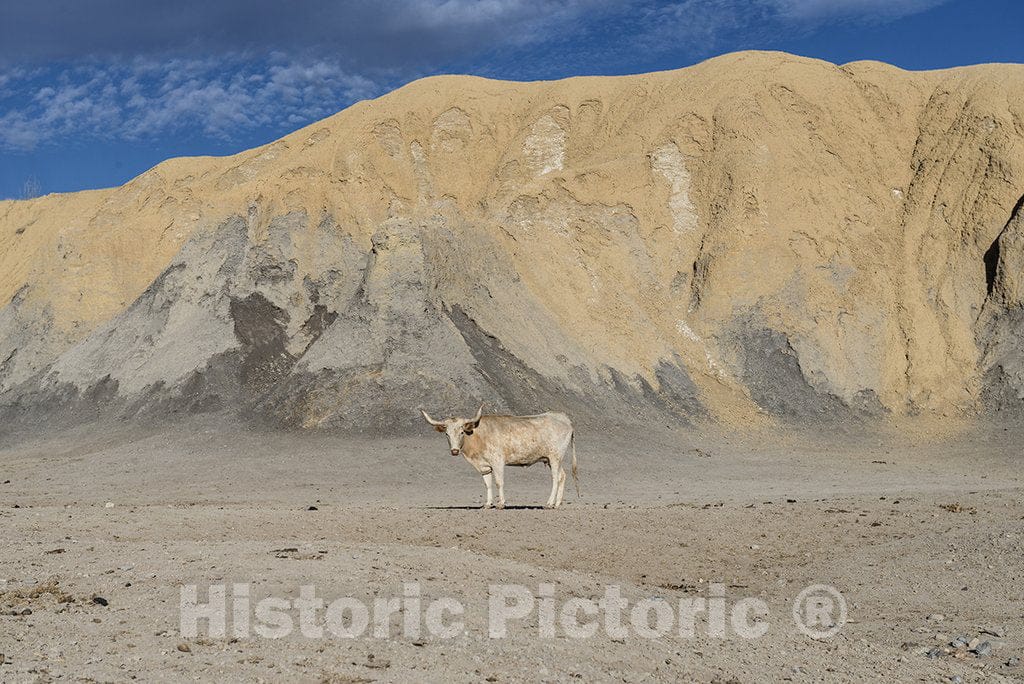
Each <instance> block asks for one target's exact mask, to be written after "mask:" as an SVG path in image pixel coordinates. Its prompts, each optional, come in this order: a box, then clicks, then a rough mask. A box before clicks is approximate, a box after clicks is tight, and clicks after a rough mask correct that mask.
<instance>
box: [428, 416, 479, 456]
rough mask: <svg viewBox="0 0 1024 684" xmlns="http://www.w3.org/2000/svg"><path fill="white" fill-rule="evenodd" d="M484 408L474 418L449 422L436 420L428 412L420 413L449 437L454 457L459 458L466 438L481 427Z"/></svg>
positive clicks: (449, 444) (454, 419)
mask: <svg viewBox="0 0 1024 684" xmlns="http://www.w3.org/2000/svg"><path fill="white" fill-rule="evenodd" d="M483 412H484V407H483V404H481V405H480V408H479V409H478V410H477V412H476V416H474V417H473V418H449V419H448V420H434V419H433V418H431V417H430V416H429V415H427V412H426V411H424V410H423V409H420V413H422V414H423V417H424V418H426V420H427V422H428V423H430V424H431V425H433V426H434V429H435V430H437V431H438V432H443V433H444V434H445V436H446V437H448V447H449V448H450V449H451V452H452V456H458V455H459V454H461V453H462V444H463V442H464V441H465V439H466V437H467V436H469V435H471V434H473V430H476V429H477V427H478V426H479V425H480V416H482V415H483Z"/></svg>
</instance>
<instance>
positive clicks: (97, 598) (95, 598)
mask: <svg viewBox="0 0 1024 684" xmlns="http://www.w3.org/2000/svg"><path fill="white" fill-rule="evenodd" d="M92 602H93V603H95V604H97V605H100V606H106V605H108V604H109V603H110V602H109V601H107V599H105V598H103V597H102V596H93V597H92Z"/></svg>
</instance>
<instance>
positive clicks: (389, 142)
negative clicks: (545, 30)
mask: <svg viewBox="0 0 1024 684" xmlns="http://www.w3.org/2000/svg"><path fill="white" fill-rule="evenodd" d="M1022 196H1024V66H1017V65H992V66H979V67H969V68H962V69H954V70H948V71H938V72H921V73H914V72H905V71H900V70H898V69H895V68H893V67H889V66H886V65H883V64H877V63H854V64H849V65H846V66H842V67H839V66H835V65H832V64H828V63H826V62H821V61H815V60H809V59H803V58H798V57H793V56H789V55H784V54H778V53H739V54H735V55H729V56H726V57H721V58H717V59H714V60H711V61H709V62H705V63H703V64H700V65H697V66H694V67H691V68H688V69H684V70H680V71H673V72H664V73H656V74H650V75H643V76H629V77H618V78H577V79H570V80H566V81H558V82H545V83H506V82H497V81H489V80H484V79H478V78H471V77H437V78H429V79H425V80H422V81H417V82H415V83H413V84H411V85H409V86H406V87H404V88H402V89H400V90H398V91H395V92H393V93H391V94H389V95H387V96H385V97H382V98H379V99H377V100H374V101H369V102H363V103H360V104H357V105H355V106H353V107H351V108H349V109H347V110H345V111H343V112H341V113H339V114H337V115H335V116H333V117H331V118H330V119H327V120H325V121H322V122H320V123H318V124H315V125H313V126H310V127H308V128H306V129H303V130H300V131H298V132H296V133H294V134H292V135H290V136H287V137H286V138H283V139H281V140H279V141H277V142H275V143H272V144H270V145H267V146H265V147H262V148H258V149H255V150H251V151H248V152H245V153H242V154H239V155H236V156H233V157H227V158H195V159H174V160H170V161H168V162H165V163H163V164H161V165H159V166H157V167H155V168H154V169H152V170H150V171H148V172H147V173H145V174H143V175H141V176H139V177H138V178H136V179H134V180H133V181H131V182H129V183H127V184H126V185H124V186H122V187H120V188H116V189H111V190H102V191H92V192H84V193H75V194H70V195H51V196H47V197H44V198H40V199H37V200H32V201H28V202H2V203H0V301H2V302H4V303H6V306H5V308H3V309H2V310H0V391H2V394H0V403H2V404H3V405H4V406H5V407H6V415H7V416H9V417H10V416H18V415H21V416H26V415H44V414H45V411H43V409H46V411H52V410H59V411H62V412H66V413H68V414H71V415H74V414H76V413H84V412H89V413H90V414H95V413H109V414H111V415H117V416H140V417H144V416H148V415H168V414H173V413H180V412H196V411H214V410H225V411H230V412H237V413H238V414H239V415H240V416H249V417H255V418H257V419H259V420H261V421H266V422H269V423H271V424H277V425H289V426H302V427H318V426H339V427H346V428H357V429H370V430H376V429H396V428H397V427H399V426H404V425H409V424H411V423H412V422H413V421H415V420H417V418H416V414H415V411H414V409H415V407H416V406H419V405H424V406H429V407H435V409H436V410H438V412H440V413H444V412H445V410H446V409H447V408H448V407H452V408H453V409H454V408H461V409H466V408H468V407H470V406H471V405H473V404H474V402H476V401H477V400H483V401H485V402H487V404H488V405H489V406H490V407H493V408H494V409H506V410H514V411H533V410H541V409H545V408H563V409H567V410H570V411H572V412H573V413H574V415H579V416H580V418H581V419H582V420H593V421H601V420H605V419H607V418H608V417H609V416H613V417H617V418H621V419H623V420H626V419H634V418H640V419H643V420H650V421H662V422H666V423H667V424H673V423H675V424H678V423H680V422H694V421H714V422H718V423H722V424H726V425H736V424H744V425H764V424H769V423H771V422H773V421H782V422H784V423H785V422H792V421H807V420H818V419H826V418H828V419H831V418H837V419H840V420H848V419H852V420H857V421H861V420H868V421H870V420H876V419H877V420H882V421H891V420H893V419H896V418H899V417H902V416H907V415H935V416H946V417H959V418H964V419H969V418H971V417H973V416H979V415H985V414H989V413H991V412H993V411H997V410H1000V411H1003V410H1009V411H1013V412H1019V411H1020V410H1021V408H1022V406H1024V404H1022V400H1021V397H1022V396H1024V343H1022V342H1021V339H1022V334H1024V329H1022V326H1024V314H1022V313H1021V312H1022V306H1024V301H1022V299H1024V286H1022V285H1021V277H1022V276H1021V272H1022V267H1024V216H1022V213H1024V211H1022V208H1021V202H1020V200H1021V198H1022ZM8 302H9V303H8Z"/></svg>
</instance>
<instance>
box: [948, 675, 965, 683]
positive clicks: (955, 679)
mask: <svg viewBox="0 0 1024 684" xmlns="http://www.w3.org/2000/svg"><path fill="white" fill-rule="evenodd" d="M949 681H951V682H953V684H964V678H963V677H961V676H960V675H953V676H952V677H950V678H949Z"/></svg>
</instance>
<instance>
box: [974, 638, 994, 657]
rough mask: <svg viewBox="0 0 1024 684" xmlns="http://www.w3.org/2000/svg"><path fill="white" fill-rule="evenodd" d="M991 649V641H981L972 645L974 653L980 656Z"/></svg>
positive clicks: (986, 653)
mask: <svg viewBox="0 0 1024 684" xmlns="http://www.w3.org/2000/svg"><path fill="white" fill-rule="evenodd" d="M991 651H992V642H991V641H982V642H981V643H980V644H978V645H977V646H975V647H974V655H976V656H978V657H979V658H981V657H982V656H986V655H988V654H989V653H990V652H991Z"/></svg>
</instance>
